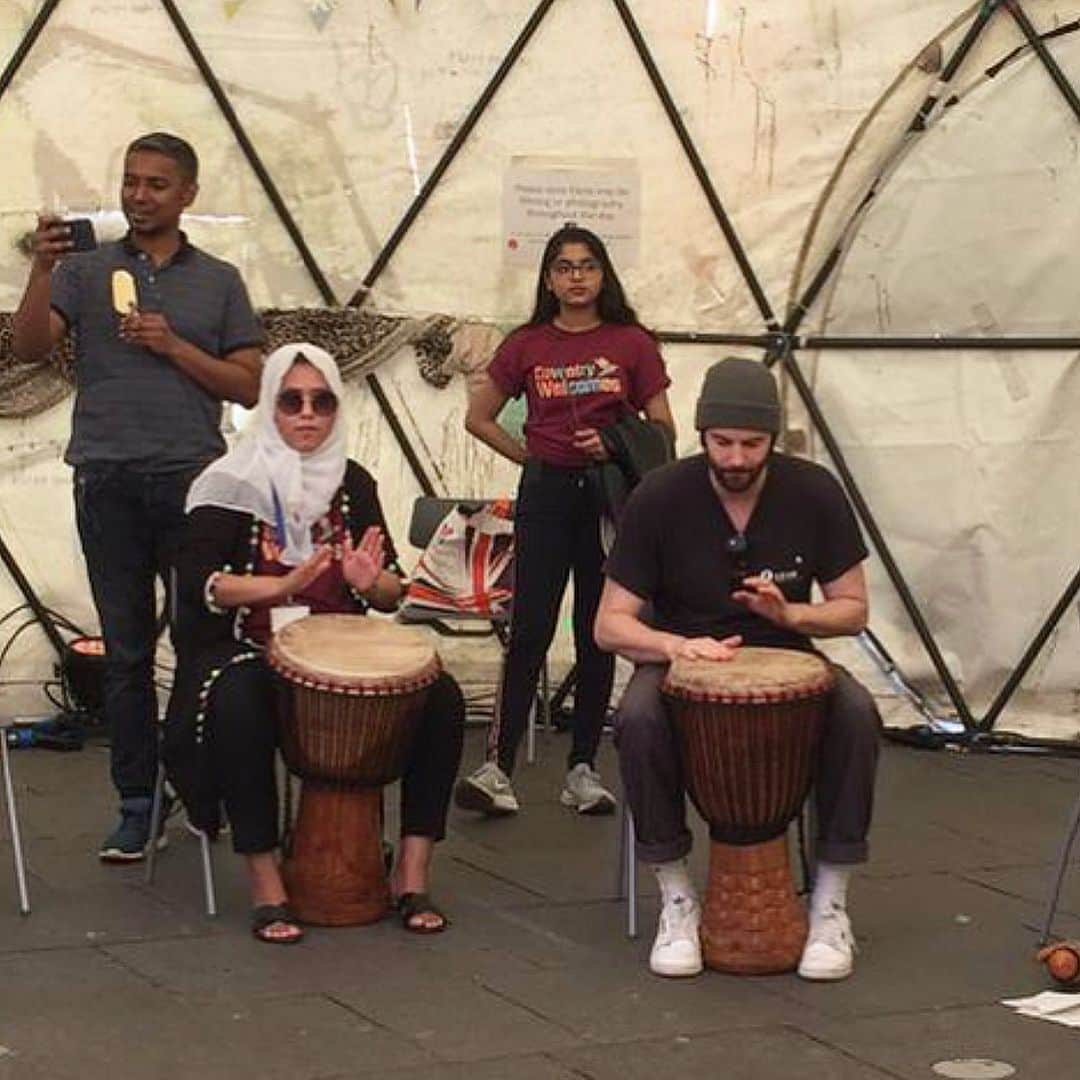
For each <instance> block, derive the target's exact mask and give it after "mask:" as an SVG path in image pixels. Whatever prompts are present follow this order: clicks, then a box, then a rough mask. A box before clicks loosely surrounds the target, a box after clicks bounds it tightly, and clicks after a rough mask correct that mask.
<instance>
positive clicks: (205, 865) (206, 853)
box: [199, 832, 217, 918]
mask: <svg viewBox="0 0 1080 1080" xmlns="http://www.w3.org/2000/svg"><path fill="white" fill-rule="evenodd" d="M199 853H200V854H201V855H202V871H203V891H204V892H205V894H206V914H207V915H209V916H210V917H211V918H213V917H214V916H215V915H217V892H216V890H215V889H214V860H213V858H212V856H211V854H210V837H209V836H207V835H206V833H205V832H200V833H199Z"/></svg>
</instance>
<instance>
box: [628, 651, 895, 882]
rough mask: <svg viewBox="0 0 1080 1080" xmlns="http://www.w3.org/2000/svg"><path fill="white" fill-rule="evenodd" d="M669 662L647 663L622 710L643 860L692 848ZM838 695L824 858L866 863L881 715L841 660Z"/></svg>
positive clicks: (832, 719) (826, 748) (829, 739)
mask: <svg viewBox="0 0 1080 1080" xmlns="http://www.w3.org/2000/svg"><path fill="white" fill-rule="evenodd" d="M667 669H668V665H667V664H640V665H638V667H637V670H636V671H635V672H634V675H633V677H632V678H631V679H630V682H629V683H628V684H627V687H626V691H625V693H624V694H623V697H622V701H620V702H619V708H618V711H617V713H616V714H615V745H616V746H617V747H618V750H619V766H620V768H621V770H622V778H623V790H624V792H625V797H626V799H627V802H628V803H629V805H630V809H631V811H632V813H633V815H634V828H635V832H636V834H637V845H636V848H637V856H638V858H639V859H641V860H642V861H643V862H649V863H663V862H671V861H672V860H673V859H681V858H682V857H683V856H684V855H686V854H687V852H689V851H690V847H691V844H692V838H691V835H690V830H689V829H688V828H687V827H686V794H685V785H684V783H683V770H682V760H681V756H680V752H679V745H678V739H677V737H676V735H675V730H674V728H673V726H672V724H671V722H670V721H669V719H668V716H667V711H666V710H665V708H664V702H663V698H662V697H661V695H660V684H661V683H662V682H663V679H664V676H665V675H666V674H667ZM833 672H834V673H835V675H836V686H835V688H834V690H833V692H832V694H831V696H830V699H829V703H828V708H827V711H826V715H825V722H824V730H823V732H822V741H821V750H820V753H819V757H818V763H817V772H816V774H815V778H814V798H815V806H816V811H817V839H816V843H815V846H814V851H815V854H816V856H817V858H818V860H820V861H822V862H829V863H841V864H844V863H848V864H850V863H860V862H865V861H866V858H867V852H868V847H867V843H866V836H867V833H868V832H869V830H870V819H871V817H872V814H873V806H874V777H875V775H876V772H877V758H878V746H879V736H880V732H881V717H880V716H879V715H878V710H877V706H876V705H875V704H874V699H873V697H872V696H871V695H870V693H869V692H868V691H867V689H866V688H865V687H864V686H863V685H862V684H861V683H859V682H857V681H856V680H855V679H854V678H853V677H852V676H851V675H850V674H848V672H847V671H845V670H844V669H843V668H841V667H837V666H836V665H833Z"/></svg>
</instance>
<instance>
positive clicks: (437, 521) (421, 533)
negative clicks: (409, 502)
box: [409, 495, 495, 549]
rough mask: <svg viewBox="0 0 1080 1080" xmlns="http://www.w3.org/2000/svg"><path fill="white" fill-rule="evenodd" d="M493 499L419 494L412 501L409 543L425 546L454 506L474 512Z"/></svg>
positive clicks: (466, 511) (417, 546) (467, 511)
mask: <svg viewBox="0 0 1080 1080" xmlns="http://www.w3.org/2000/svg"><path fill="white" fill-rule="evenodd" d="M494 501H495V500H494V499H441V498H437V497H436V496H434V495H420V496H419V497H418V498H417V499H416V501H415V502H414V503H413V508H412V518H411V519H410V521H409V543H410V544H412V546H413V547H415V548H421V549H422V548H426V547H427V546H428V544H429V543H430V541H431V538H432V537H433V536H434V535H435V530H436V529H437V528H438V527H439V526H440V525H441V524H442V523H443V519H444V518H445V517H446V515H447V514H449V513H450V511H451V510H453V509H454V507H455V506H460V507H461V508H462V509H463V510H464V511H465V513H475V512H476V511H477V510H479V509H480V508H481V507H482V506H487V505H489V504H490V503H492V502H494Z"/></svg>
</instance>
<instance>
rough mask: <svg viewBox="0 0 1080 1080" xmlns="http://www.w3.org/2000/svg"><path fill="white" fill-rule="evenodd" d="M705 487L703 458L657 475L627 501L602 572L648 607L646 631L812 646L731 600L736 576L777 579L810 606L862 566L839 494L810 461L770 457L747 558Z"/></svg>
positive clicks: (858, 539) (861, 549)
mask: <svg viewBox="0 0 1080 1080" xmlns="http://www.w3.org/2000/svg"><path fill="white" fill-rule="evenodd" d="M737 535H738V534H737V531H736V530H735V528H734V527H733V526H732V524H731V521H730V520H729V518H728V516H727V513H726V511H725V510H724V507H723V505H722V504H721V502H720V500H719V498H718V497H717V495H716V492H715V491H714V490H713V487H712V484H711V483H710V481H709V471H708V463H707V461H706V459H705V455H704V454H698V455H697V456H695V457H691V458H685V459H683V460H681V461H676V462H673V463H672V464H671V465H666V466H664V467H663V468H660V469H656V470H654V471H653V472H651V473H649V474H648V476H646V477H645V479H644V480H643V481H642V482H641V484H639V485H638V487H637V489H636V490H635V491H634V493H633V495H631V497H630V500H629V502H628V503H627V504H626V509H625V511H624V513H623V517H622V519H621V520H620V522H619V533H618V537H617V539H616V542H615V548H614V550H613V551H612V553H611V556H610V558H609V559H608V562H607V565H606V567H605V573H606V574H607V576H608V577H610V578H611V579H612V580H614V581H616V582H617V583H618V584H619V585H621V586H622V587H623V588H625V589H629V590H630V592H632V593H633V594H634V595H635V596H638V597H640V598H641V599H643V600H646V601H649V603H650V604H651V608H652V614H651V618H650V623H651V624H652V625H653V626H655V627H657V628H658V629H661V630H667V631H670V632H672V633H676V634H682V635H684V636H686V637H710V636H711V637H716V638H724V637H728V636H730V635H732V634H741V635H742V637H743V640H744V642H745V643H746V644H747V645H772V646H777V647H781V648H803V649H806V648H810V642H809V640H808V639H807V638H804V637H803V636H801V635H799V634H795V633H793V632H792V631H790V630H783V629H781V628H780V627H778V626H776V625H774V624H773V623H771V622H769V621H768V620H767V619H763V618H761V617H760V616H758V615H754V614H752V613H751V612H750V611H748V610H747V609H746V608H745V607H743V606H742V605H741V604H737V603H735V602H734V601H733V600H732V599H731V592H732V576H733V574H734V572H735V571H736V570H739V571H745V572H747V573H753V574H757V575H759V576H761V577H766V578H768V577H771V578H772V580H773V582H775V584H776V585H777V586H778V587H779V588H780V590H781V591H782V592H783V594H784V595H785V596H786V597H787V598H788V600H790V601H794V602H796V603H805V602H807V601H808V600H809V599H810V587H811V585H812V583H813V582H815V581H816V582H818V583H819V584H822V583H824V584H828V583H829V582H830V581H835V580H836V579H837V578H838V577H840V575H841V574H843V573H844V572H845V571H847V570H850V569H851V568H852V567H853V566H855V565H856V564H857V563H860V562H862V560H863V559H865V558H866V555H867V551H866V545H865V544H864V543H863V539H862V535H861V533H860V532H859V526H858V523H857V522H856V520H855V515H854V514H853V513H852V510H851V507H850V505H849V504H848V501H847V498H846V496H845V495H844V492H843V489H842V488H841V487H840V485H839V484H838V483H837V481H836V480H835V479H834V477H833V476H832V474H831V473H830V472H829V471H828V470H827V469H824V468H822V466H820V465H816V464H814V463H813V462H810V461H804V460H802V459H800V458H793V457H787V456H785V455H783V454H773V455H772V456H771V457H770V459H769V469H768V473H767V474H766V477H765V484H764V486H763V488H762V491H761V496H760V498H759V499H758V503H757V506H756V507H755V508H754V512H753V514H752V515H751V517H750V521H749V523H748V524H747V527H746V531H745V533H744V534H743V535H744V537H745V541H746V543H745V551H744V552H743V553H742V554H733V553H731V551H730V550H729V546H728V545H729V541H730V540H731V539H732V537H735V536H737Z"/></svg>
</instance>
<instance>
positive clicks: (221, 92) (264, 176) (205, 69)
mask: <svg viewBox="0 0 1080 1080" xmlns="http://www.w3.org/2000/svg"><path fill="white" fill-rule="evenodd" d="M161 5H162V7H163V8H164V9H165V12H166V14H167V15H168V16H169V19H170V20H171V22H172V24H173V27H174V29H175V30H176V32H177V34H178V35H179V37H180V40H181V41H182V42H183V43H184V47H185V48H186V49H187V51H188V54H189V55H190V57H191V59H192V61H193V62H194V64H195V66H196V67H197V68H198V70H199V74H200V75H201V76H202V78H203V81H204V82H205V83H206V86H207V88H208V89H209V91H210V93H211V94H212V95H213V98H214V101H216V102H217V106H218V108H219V109H220V110H221V114H222V116H224V117H225V122H226V123H227V124H228V125H229V128H230V130H231V131H232V133H233V137H234V138H235V139H236V141H237V143H238V144H239V145H240V149H241V150H242V151H243V153H244V157H246V158H247V161H248V164H249V165H250V166H251V169H252V171H253V172H254V173H255V175H256V177H257V178H258V180H259V183H260V184H261V185H262V189H263V191H264V192H265V193H266V197H267V198H268V199H269V200H270V204H271V205H272V206H273V208H274V211H275V212H276V214H277V216H278V220H279V221H280V222H281V224H282V225H283V226H284V228H285V231H286V232H287V233H288V234H289V239H290V240H292V242H293V245H294V246H295V248H296V250H297V252H298V253H299V255H300V258H301V259H302V260H303V263H304V266H305V267H306V269H307V272H308V274H309V275H310V276H311V279H312V281H313V282H314V283H315V287H316V288H317V289H318V290H319V295H320V296H321V297H322V300H323V303H324V304H326V305H327V307H336V306H337V305H338V299H337V296H336V295H335V293H334V290H333V288H332V286H331V285H330V282H329V280H328V279H327V277H326V275H325V274H324V273H323V271H322V267H320V266H319V263H318V260H317V259H316V258H315V255H314V254H313V253H312V251H311V248H310V247H309V246H308V243H307V240H305V239H304V234H303V233H302V232H301V231H300V226H299V225H298V224H297V223H296V219H295V218H294V217H293V216H292V213H291V212H290V211H289V208H288V206H287V205H286V203H285V200H284V199H283V198H282V196H281V193H280V192H279V191H278V189H277V185H276V184H275V183H274V179H273V177H272V176H271V175H270V173H269V172H268V171H267V169H266V167H265V166H264V165H263V163H262V159H261V158H260V157H259V154H258V151H256V149H255V145H254V144H253V143H252V141H251V139H250V138H248V134H247V132H246V131H245V130H244V126H243V124H241V122H240V118H239V116H237V114H236V110H235V109H234V108H233V106H232V102H231V101H230V100H229V96H228V94H226V93H225V89H224V87H222V85H221V83H220V82H219V81H218V78H217V75H216V74H215V73H214V70H213V69H212V68H211V67H210V64H209V62H208V61H207V59H206V56H205V55H204V54H203V51H202V49H201V48H200V46H199V43H198V42H197V41H196V40H195V36H194V35H193V34H192V32H191V29H190V28H189V27H188V25H187V22H186V21H185V20H184V17H183V15H182V14H181V13H180V10H179V8H177V6H176V4H175V3H174V2H173V0H161ZM365 380H366V382H367V385H368V388H369V389H370V390H371V392H372V395H373V396H374V398H375V401H376V403H377V404H378V406H379V410H380V411H381V412H382V414H383V417H384V419H385V420H386V422H387V423H388V424H389V425H390V430H391V431H392V432H393V435H394V438H395V440H396V441H397V444H398V446H399V447H400V448H401V452H402V453H403V454H404V455H405V460H406V461H407V462H408V463H409V468H410V469H411V470H412V473H413V476H414V477H415V478H416V482H417V483H418V484H419V485H420V489H421V491H423V493H424V494H425V495H434V494H435V487H434V485H433V484H432V482H431V479H430V478H429V476H428V474H427V470H426V469H425V468H424V466H423V464H422V463H421V461H420V458H419V457H418V456H417V454H416V451H415V449H414V448H413V446H412V443H410V442H409V437H408V435H407V434H406V433H405V429H404V428H403V427H402V426H401V421H400V420H399V419H398V416H397V413H395V412H394V407H393V405H391V403H390V399H389V398H388V397H387V396H386V393H385V391H384V390H383V388H382V384H381V383H380V382H379V380H378V379H377V378H376V377H375V375H374V374H368V375H367V376H365Z"/></svg>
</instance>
